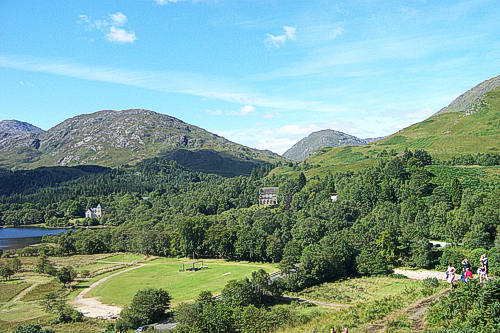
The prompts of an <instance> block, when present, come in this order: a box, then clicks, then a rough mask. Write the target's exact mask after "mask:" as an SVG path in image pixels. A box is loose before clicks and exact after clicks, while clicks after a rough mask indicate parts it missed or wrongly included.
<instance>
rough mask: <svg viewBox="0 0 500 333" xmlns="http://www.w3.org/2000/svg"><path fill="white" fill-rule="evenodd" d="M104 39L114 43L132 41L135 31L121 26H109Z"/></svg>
mask: <svg viewBox="0 0 500 333" xmlns="http://www.w3.org/2000/svg"><path fill="white" fill-rule="evenodd" d="M106 39H107V40H109V41H110V42H115V43H133V42H134V41H135V40H136V39H137V37H136V36H135V32H133V31H126V30H125V29H122V28H116V27H111V28H110V29H109V32H108V33H107V34H106Z"/></svg>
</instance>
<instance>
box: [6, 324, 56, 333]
mask: <svg viewBox="0 0 500 333" xmlns="http://www.w3.org/2000/svg"><path fill="white" fill-rule="evenodd" d="M12 333H54V331H53V330H50V329H48V328H45V329H44V328H42V326H40V325H33V324H29V325H26V326H24V327H23V326H19V327H18V328H17V329H16V330H15V331H14V332H12Z"/></svg>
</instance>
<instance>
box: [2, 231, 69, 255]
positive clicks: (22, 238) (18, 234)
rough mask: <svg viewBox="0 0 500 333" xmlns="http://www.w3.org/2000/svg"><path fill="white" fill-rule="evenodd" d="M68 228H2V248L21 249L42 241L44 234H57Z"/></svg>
mask: <svg viewBox="0 0 500 333" xmlns="http://www.w3.org/2000/svg"><path fill="white" fill-rule="evenodd" d="M66 231H67V229H46V228H28V227H24V228H0V249H2V250H11V249H20V248H23V247H25V246H29V245H33V244H37V243H40V241H41V240H42V236H43V235H47V234H48V235H57V234H60V233H61V232H66Z"/></svg>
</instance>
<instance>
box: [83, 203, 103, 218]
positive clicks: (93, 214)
mask: <svg viewBox="0 0 500 333" xmlns="http://www.w3.org/2000/svg"><path fill="white" fill-rule="evenodd" d="M85 217H87V218H89V219H93V218H95V219H98V218H101V217H102V207H101V204H98V205H97V207H95V208H89V209H87V211H86V212H85Z"/></svg>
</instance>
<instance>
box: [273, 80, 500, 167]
mask: <svg viewBox="0 0 500 333" xmlns="http://www.w3.org/2000/svg"><path fill="white" fill-rule="evenodd" d="M499 78H500V77H496V78H494V79H491V80H488V81H486V82H488V83H489V85H478V86H476V87H482V88H483V89H482V90H481V94H482V97H481V98H480V99H475V102H474V103H469V104H468V105H470V108H465V109H463V110H462V111H459V110H458V109H453V110H454V111H453V112H451V111H447V112H438V113H437V114H436V115H434V116H432V117H430V118H429V119H427V120H424V121H422V122H420V123H417V124H414V125H412V126H410V127H407V128H405V129H403V130H401V131H399V132H397V133H395V134H393V135H391V136H389V137H387V138H385V139H382V140H379V141H376V142H373V143H370V144H367V145H364V146H355V147H342V148H324V149H321V150H320V151H318V152H317V153H315V154H313V155H312V156H311V157H309V158H308V159H307V160H306V162H305V164H306V167H302V168H301V169H302V171H305V172H306V174H309V175H315V174H319V175H321V174H326V173H328V172H333V173H335V172H341V171H356V170H359V169H361V168H363V167H365V166H368V165H373V164H375V163H376V161H377V159H378V158H379V157H380V156H382V155H384V154H391V153H392V154H397V153H401V152H403V151H404V150H405V149H407V148H408V149H410V150H416V149H424V150H426V151H427V152H429V153H430V154H431V155H432V156H433V157H434V158H438V159H443V160H448V159H450V158H451V157H453V156H457V155H462V154H477V153H500V87H498V86H497V87H495V85H492V84H491V83H492V82H496V81H495V80H498V79H499ZM486 86H488V87H489V88H492V87H494V88H492V89H491V90H489V91H484V90H485V89H486V88H484V87H486ZM470 92H471V90H469V91H468V92H466V93H465V94H463V95H461V96H460V97H459V98H457V99H456V100H455V101H454V102H452V104H453V103H455V102H456V101H457V100H462V101H465V100H466V98H465V97H464V95H468V96H471V93H470ZM474 96H477V94H476V95H474ZM452 104H450V106H451V105H452ZM455 104H456V103H455ZM445 109H446V108H445ZM445 109H442V110H445ZM447 110H451V109H450V108H449V109H447ZM486 169H488V168H486ZM488 170H489V171H487V173H491V174H493V175H498V174H500V172H499V170H498V168H496V167H492V168H490V169H488ZM296 171H297V167H290V166H287V167H280V168H277V169H275V170H274V171H273V174H286V173H295V172H296Z"/></svg>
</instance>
